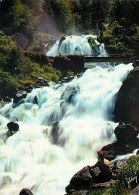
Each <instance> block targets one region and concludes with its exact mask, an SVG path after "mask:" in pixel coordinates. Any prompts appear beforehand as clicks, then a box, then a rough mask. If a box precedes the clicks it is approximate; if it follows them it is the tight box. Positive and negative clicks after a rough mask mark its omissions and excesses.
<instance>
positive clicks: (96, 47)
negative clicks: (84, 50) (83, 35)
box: [88, 37, 98, 52]
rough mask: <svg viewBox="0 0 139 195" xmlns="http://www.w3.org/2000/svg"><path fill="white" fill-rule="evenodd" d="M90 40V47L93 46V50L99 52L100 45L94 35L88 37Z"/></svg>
mask: <svg viewBox="0 0 139 195" xmlns="http://www.w3.org/2000/svg"><path fill="white" fill-rule="evenodd" d="M88 42H89V44H90V47H91V48H92V50H93V51H95V52H97V50H98V46H97V44H96V42H95V39H94V38H93V37H88Z"/></svg>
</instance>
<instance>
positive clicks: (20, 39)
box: [12, 33, 29, 49]
mask: <svg viewBox="0 0 139 195" xmlns="http://www.w3.org/2000/svg"><path fill="white" fill-rule="evenodd" d="M12 40H13V41H14V42H16V44H17V45H18V46H20V47H21V48H22V49H26V48H27V46H28V44H29V39H28V38H27V37H26V36H25V35H23V34H21V33H16V34H14V35H13V36H12Z"/></svg>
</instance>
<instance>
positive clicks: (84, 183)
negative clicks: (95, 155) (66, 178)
mask: <svg viewBox="0 0 139 195" xmlns="http://www.w3.org/2000/svg"><path fill="white" fill-rule="evenodd" d="M91 181H92V176H91V175H90V171H89V168H88V167H84V168H83V169H81V170H80V171H79V172H77V173H76V174H75V175H74V176H73V177H72V178H71V180H70V184H69V185H68V186H67V187H66V192H67V193H71V192H72V191H78V190H83V189H88V188H89V186H90V184H91Z"/></svg>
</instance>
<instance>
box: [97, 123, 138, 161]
mask: <svg viewBox="0 0 139 195" xmlns="http://www.w3.org/2000/svg"><path fill="white" fill-rule="evenodd" d="M114 133H115V135H116V138H117V141H116V142H114V143H112V144H109V145H107V146H104V147H103V148H102V149H101V150H103V151H106V152H107V153H106V159H108V160H113V159H114V158H115V157H116V156H117V155H125V154H128V153H132V152H133V150H135V149H136V148H138V147H139V139H138V138H137V135H138V133H139V129H138V128H136V127H135V126H133V125H131V124H120V125H119V126H118V127H116V129H115V131H114Z"/></svg>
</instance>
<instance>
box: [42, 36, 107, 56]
mask: <svg viewBox="0 0 139 195" xmlns="http://www.w3.org/2000/svg"><path fill="white" fill-rule="evenodd" d="M89 37H92V38H94V40H95V43H96V45H97V47H98V49H97V55H98V56H99V55H101V56H105V55H107V53H106V50H105V47H104V44H103V43H102V44H101V43H99V42H98V41H97V36H95V35H94V36H93V35H82V36H77V35H71V36H67V37H65V39H64V40H63V41H62V43H61V44H60V47H59V42H60V41H57V42H56V43H55V44H54V45H53V47H52V48H51V49H50V50H49V51H48V52H47V54H46V55H47V56H51V57H55V56H56V55H58V53H60V54H62V55H67V54H68V55H73V54H78V55H87V56H89V55H96V53H94V51H93V50H92V48H91V47H90V45H89V43H88V38H89Z"/></svg>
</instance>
